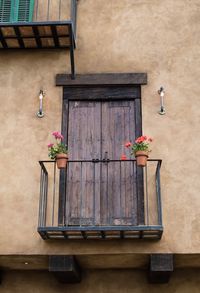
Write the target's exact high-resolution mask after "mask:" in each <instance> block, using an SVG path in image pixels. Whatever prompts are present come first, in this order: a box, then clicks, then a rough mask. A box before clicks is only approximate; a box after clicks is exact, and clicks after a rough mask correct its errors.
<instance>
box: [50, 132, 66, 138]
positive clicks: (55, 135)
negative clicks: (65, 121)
mask: <svg viewBox="0 0 200 293" xmlns="http://www.w3.org/2000/svg"><path fill="white" fill-rule="evenodd" d="M52 135H53V136H54V137H55V139H61V140H62V139H63V138H64V137H63V135H62V134H61V133H60V132H59V131H54V132H53V133H52Z"/></svg>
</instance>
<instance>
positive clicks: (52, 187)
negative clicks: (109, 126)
mask: <svg viewBox="0 0 200 293" xmlns="http://www.w3.org/2000/svg"><path fill="white" fill-rule="evenodd" d="M39 164H40V166H41V181H40V203H39V222H38V232H39V234H40V235H41V237H42V238H43V239H117V238H125V239H126V238H131V239H134V238H136V239H137V238H146V239H160V238H161V236H162V232H163V226H162V210H161V187H160V167H161V160H154V159H151V160H148V163H147V166H146V167H144V168H142V167H137V166H136V161H135V160H125V161H122V160H78V161H77V160H76V161H68V163H67V168H66V169H64V170H58V169H57V167H56V162H54V161H39Z"/></svg>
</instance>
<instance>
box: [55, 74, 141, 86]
mask: <svg viewBox="0 0 200 293" xmlns="http://www.w3.org/2000/svg"><path fill="white" fill-rule="evenodd" d="M145 84H147V73H102V74H101V73H99V74H76V78H75V79H71V75H69V74H57V75H56V85H57V86H68V87H73V86H76V87H77V86H116V85H121V86H123V85H124V86H127V85H130V86H133V85H145Z"/></svg>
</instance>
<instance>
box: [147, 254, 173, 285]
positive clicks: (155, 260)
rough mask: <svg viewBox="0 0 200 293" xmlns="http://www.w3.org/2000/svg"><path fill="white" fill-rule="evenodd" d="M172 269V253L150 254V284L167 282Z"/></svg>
mask: <svg viewBox="0 0 200 293" xmlns="http://www.w3.org/2000/svg"><path fill="white" fill-rule="evenodd" d="M173 270H174V260H173V254H151V255H150V266H149V274H148V279H149V283H152V284H155V283H156V284H164V283H168V282H169V280H170V277H171V273H172V272H173Z"/></svg>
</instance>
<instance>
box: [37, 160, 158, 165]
mask: <svg viewBox="0 0 200 293" xmlns="http://www.w3.org/2000/svg"><path fill="white" fill-rule="evenodd" d="M40 162H42V163H54V162H55V161H54V160H44V161H39V163H40ZM68 162H69V163H81V162H82V163H97V164H98V163H105V160H68ZM111 162H122V160H120V159H119V160H118V159H117V160H108V161H107V163H108V164H109V163H111ZM123 162H136V159H128V160H123ZM147 162H157V163H160V164H161V162H162V160H158V159H148V161H147Z"/></svg>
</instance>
